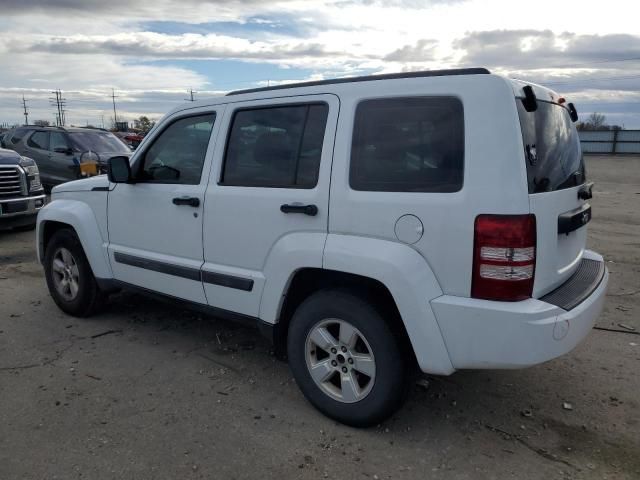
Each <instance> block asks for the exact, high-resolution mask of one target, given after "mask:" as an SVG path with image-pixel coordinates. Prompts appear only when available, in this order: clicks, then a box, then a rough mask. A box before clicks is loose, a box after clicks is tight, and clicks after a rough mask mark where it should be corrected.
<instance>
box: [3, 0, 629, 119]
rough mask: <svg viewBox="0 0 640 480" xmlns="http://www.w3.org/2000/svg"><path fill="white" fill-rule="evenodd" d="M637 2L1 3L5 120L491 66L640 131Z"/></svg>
mask: <svg viewBox="0 0 640 480" xmlns="http://www.w3.org/2000/svg"><path fill="white" fill-rule="evenodd" d="M638 12H639V10H638V7H636V6H634V2H631V1H629V0H624V1H621V0H609V1H608V2H585V1H577V0H564V1H558V0H536V1H535V2H514V1H507V0H423V1H419V0H388V1H378V0H318V1H311V0H305V1H300V0H281V1H278V0H269V1H265V0H245V1H239V0H227V1H218V0H181V1H170V0H108V1H106V0H48V1H47V0H1V1H0V65H2V68H1V70H0V123H3V122H8V123H10V124H13V123H18V122H22V121H23V120H24V118H23V116H22V96H23V95H24V97H25V98H26V100H27V104H28V108H29V111H30V117H29V118H30V120H31V121H33V120H36V119H45V120H49V121H53V119H54V108H53V107H52V106H51V105H50V104H49V97H51V96H52V93H51V92H52V91H53V90H55V89H61V90H62V91H63V94H64V97H65V98H66V101H67V113H66V117H67V124H71V123H73V124H76V125H85V124H87V123H90V124H94V125H97V126H100V125H101V124H102V122H103V121H104V124H105V126H109V125H110V123H111V119H112V117H113V109H112V104H111V98H110V95H111V92H112V88H113V89H115V94H116V95H117V98H116V102H117V108H118V116H119V117H120V119H124V120H133V118H135V117H137V116H140V115H148V116H151V117H152V118H159V117H160V116H162V114H163V113H165V112H166V111H168V110H169V109H171V108H173V107H174V106H176V105H177V104H179V103H181V102H183V101H184V99H185V98H187V97H188V96H189V93H188V90H190V89H193V90H194V91H195V92H196V93H195V97H196V98H197V99H203V98H206V97H210V96H214V95H218V94H221V93H224V92H226V91H229V90H233V89H238V88H249V87H253V86H261V85H266V84H275V83H282V82H288V81H299V80H309V79H322V78H333V77H342V76H350V75H364V74H370V73H386V72H398V71H408V70H427V69H436V68H456V67H472V66H478V67H479V66H483V67H487V68H489V69H491V70H492V71H494V72H496V73H501V74H505V75H508V76H511V77H515V78H522V79H525V80H530V81H534V82H537V83H542V84H544V85H547V86H550V87H551V88H553V89H555V90H556V91H558V92H561V93H562V94H564V95H565V96H567V97H569V98H570V99H571V100H572V101H574V102H575V103H576V105H577V106H578V109H579V112H580V114H581V116H584V115H588V114H589V113H590V112H594V111H597V112H601V113H604V114H605V115H606V116H607V120H608V122H609V123H614V124H620V125H624V126H625V127H626V128H640V27H639V23H638V16H637V13H638Z"/></svg>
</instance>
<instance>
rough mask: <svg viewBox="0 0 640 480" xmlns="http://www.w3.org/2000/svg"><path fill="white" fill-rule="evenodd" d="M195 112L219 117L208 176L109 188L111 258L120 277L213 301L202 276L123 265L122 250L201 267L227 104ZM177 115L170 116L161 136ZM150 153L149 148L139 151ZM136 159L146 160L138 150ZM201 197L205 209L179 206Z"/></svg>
mask: <svg viewBox="0 0 640 480" xmlns="http://www.w3.org/2000/svg"><path fill="white" fill-rule="evenodd" d="M191 112H192V113H193V114H202V113H209V112H215V113H216V120H215V123H214V126H213V129H212V132H211V139H212V140H211V141H210V143H209V147H208V149H207V153H206V155H205V162H204V166H203V169H202V170H203V171H202V177H201V180H200V183H199V184H198V185H182V184H159V183H138V184H124V183H119V184H117V185H115V186H114V188H113V190H112V191H111V192H109V208H108V224H109V259H110V261H111V266H112V269H113V274H114V278H115V279H116V280H120V281H123V282H126V283H130V284H132V285H136V286H139V287H143V288H146V289H149V290H153V291H157V292H161V293H164V294H167V295H172V296H174V297H178V298H182V299H185V300H189V301H192V302H196V303H201V304H206V303H207V299H206V296H205V292H204V289H203V286H202V282H201V281H200V280H190V279H187V278H182V277H178V276H173V275H169V274H166V273H161V272H157V271H153V270H149V269H142V268H138V267H135V266H130V265H126V264H124V263H119V262H117V261H116V259H115V254H116V253H118V252H119V253H123V254H128V255H134V256H136V257H139V258H143V259H147V260H156V261H161V262H163V263H167V264H171V265H175V266H178V267H187V268H192V269H196V270H199V269H200V268H201V267H202V264H203V262H204V260H203V252H202V221H203V214H204V196H205V190H206V188H207V179H208V175H209V170H210V168H211V159H212V157H213V150H214V148H215V139H216V137H217V134H218V132H219V130H220V123H221V119H222V117H223V113H224V108H220V107H204V108H194V109H191ZM174 118H175V117H168V118H165V119H164V120H163V121H162V122H161V125H160V127H159V128H158V129H156V130H155V135H158V134H159V133H161V132H162V130H163V127H164V125H166V124H168V123H170V122H171V121H173V120H174ZM139 152H142V153H144V150H139ZM136 153H137V155H135V156H134V158H133V160H132V162H133V163H135V162H138V161H140V159H141V158H142V155H141V153H138V152H136ZM184 196H187V197H197V198H198V199H200V206H199V207H196V208H194V207H191V206H186V205H174V204H173V203H172V200H173V199H174V198H177V197H184Z"/></svg>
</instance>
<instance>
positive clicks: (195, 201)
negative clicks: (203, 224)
mask: <svg viewBox="0 0 640 480" xmlns="http://www.w3.org/2000/svg"><path fill="white" fill-rule="evenodd" d="M173 204H174V205H188V206H190V207H199V206H200V199H199V198H198V197H176V198H174V199H173Z"/></svg>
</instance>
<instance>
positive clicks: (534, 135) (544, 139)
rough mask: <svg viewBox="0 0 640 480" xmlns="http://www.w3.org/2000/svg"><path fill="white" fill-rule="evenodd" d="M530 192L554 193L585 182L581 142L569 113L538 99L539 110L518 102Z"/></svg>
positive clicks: (562, 108)
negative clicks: (526, 107) (528, 110)
mask: <svg viewBox="0 0 640 480" xmlns="http://www.w3.org/2000/svg"><path fill="white" fill-rule="evenodd" d="M516 100H517V104H518V114H519V116H520V126H521V128H522V139H523V142H524V154H525V159H526V164H527V180H528V183H529V193H540V192H552V191H555V190H562V189H564V188H571V187H575V186H578V185H582V184H583V183H584V182H585V169H584V159H583V158H582V150H581V148H580V139H579V138H578V132H577V131H576V129H575V127H574V126H573V123H572V122H571V118H570V117H569V112H568V111H567V110H566V109H565V108H564V107H562V106H560V105H558V104H555V103H550V102H545V101H542V100H538V109H537V110H536V111H535V112H527V111H526V110H525V108H524V106H523V105H522V102H521V101H520V99H516Z"/></svg>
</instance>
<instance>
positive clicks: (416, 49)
mask: <svg viewBox="0 0 640 480" xmlns="http://www.w3.org/2000/svg"><path fill="white" fill-rule="evenodd" d="M437 45H438V41H437V40H426V39H422V40H418V41H417V42H416V43H415V45H405V46H404V47H402V48H398V49H397V50H394V51H393V52H391V53H389V54H388V55H386V56H385V57H384V60H387V61H390V62H424V61H429V60H433V59H434V50H435V48H436V47H437Z"/></svg>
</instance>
